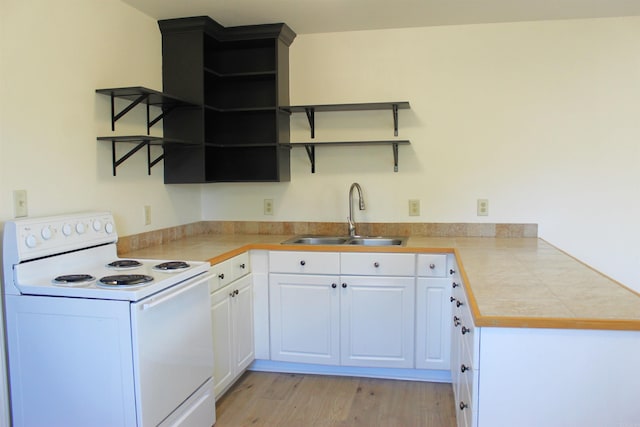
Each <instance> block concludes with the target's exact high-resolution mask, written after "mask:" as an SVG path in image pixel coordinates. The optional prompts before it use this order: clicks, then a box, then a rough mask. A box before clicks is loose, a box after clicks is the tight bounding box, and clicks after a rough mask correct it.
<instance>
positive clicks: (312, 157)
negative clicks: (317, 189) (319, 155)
mask: <svg viewBox="0 0 640 427" xmlns="http://www.w3.org/2000/svg"><path fill="white" fill-rule="evenodd" d="M304 149H305V150H307V156H309V161H310V162H311V173H316V146H315V145H310V144H307V145H305V146H304Z"/></svg>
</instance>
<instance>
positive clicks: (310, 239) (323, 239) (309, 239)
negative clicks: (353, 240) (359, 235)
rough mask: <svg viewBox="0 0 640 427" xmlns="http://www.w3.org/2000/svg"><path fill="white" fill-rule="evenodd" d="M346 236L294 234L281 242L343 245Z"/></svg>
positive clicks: (285, 243) (288, 243) (346, 238)
mask: <svg viewBox="0 0 640 427" xmlns="http://www.w3.org/2000/svg"><path fill="white" fill-rule="evenodd" d="M348 239H349V238H348V237H335V236H296V237H294V238H292V239H289V240H287V241H284V242H282V244H283V245H343V244H344V243H345V242H346V241H347V240H348Z"/></svg>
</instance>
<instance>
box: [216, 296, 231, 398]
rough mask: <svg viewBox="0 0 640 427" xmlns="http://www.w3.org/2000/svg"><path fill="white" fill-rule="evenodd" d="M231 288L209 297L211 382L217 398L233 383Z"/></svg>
mask: <svg viewBox="0 0 640 427" xmlns="http://www.w3.org/2000/svg"><path fill="white" fill-rule="evenodd" d="M231 292H232V290H231V287H225V288H223V289H220V290H218V291H217V292H214V293H213V294H212V295H211V325H212V329H213V382H214V392H215V395H216V398H218V397H219V396H220V395H221V393H222V391H224V390H225V389H226V388H227V386H228V385H229V384H231V382H232V381H233V366H234V364H233V356H232V349H233V341H232V337H233V333H232V329H231V325H232V313H231V298H230V296H229V294H230V293H231Z"/></svg>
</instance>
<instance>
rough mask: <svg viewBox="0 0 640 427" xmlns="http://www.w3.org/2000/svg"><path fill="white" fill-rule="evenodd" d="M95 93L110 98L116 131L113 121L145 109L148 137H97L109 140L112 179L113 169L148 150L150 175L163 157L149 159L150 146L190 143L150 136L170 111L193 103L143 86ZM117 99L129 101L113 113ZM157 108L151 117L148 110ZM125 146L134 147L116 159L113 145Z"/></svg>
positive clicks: (192, 106) (191, 105)
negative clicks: (122, 144) (140, 108)
mask: <svg viewBox="0 0 640 427" xmlns="http://www.w3.org/2000/svg"><path fill="white" fill-rule="evenodd" d="M96 93H99V94H102V95H107V96H109V97H110V98H111V130H112V131H115V129H116V122H117V121H118V120H119V119H121V118H122V117H123V116H124V115H126V114H127V113H128V112H130V111H131V110H133V109H134V108H135V107H136V106H137V105H139V104H146V106H147V135H124V136H115V135H112V136H99V137H98V141H111V158H112V167H113V176H116V169H117V168H118V166H120V165H121V164H122V163H123V162H125V161H126V160H127V159H129V158H130V157H131V156H132V155H134V154H135V153H137V152H138V151H140V150H141V149H142V148H144V147H147V173H148V174H149V175H151V168H152V167H154V166H155V165H156V164H158V162H160V161H161V160H162V159H163V158H164V153H163V154H161V155H160V156H158V157H156V158H155V159H152V158H151V146H152V145H159V146H162V147H163V148H164V146H165V144H189V142H187V141H182V140H178V139H175V138H174V139H168V138H167V139H165V138H162V137H157V136H149V134H150V133H151V127H152V126H153V125H155V124H156V123H158V122H159V121H160V120H162V119H163V118H164V117H166V116H167V115H168V114H169V113H170V112H172V111H174V110H176V109H178V108H194V107H196V104H193V103H191V102H187V101H184V100H182V99H180V98H177V97H175V96H172V95H167V94H166V93H162V92H159V91H157V90H153V89H148V88H146V87H142V86H130V87H118V88H108V89H96ZM116 98H119V99H124V100H127V101H130V103H129V104H128V105H127V106H125V107H124V108H123V109H122V110H121V111H119V112H117V113H116V109H115V100H116ZM151 106H153V107H158V108H160V109H161V110H162V112H161V113H160V114H159V115H157V116H156V117H154V118H151V113H150V107H151ZM118 143H127V144H136V145H135V146H134V147H133V148H132V149H131V150H129V151H127V152H126V153H125V154H124V155H122V156H121V157H120V158H117V154H116V144H118Z"/></svg>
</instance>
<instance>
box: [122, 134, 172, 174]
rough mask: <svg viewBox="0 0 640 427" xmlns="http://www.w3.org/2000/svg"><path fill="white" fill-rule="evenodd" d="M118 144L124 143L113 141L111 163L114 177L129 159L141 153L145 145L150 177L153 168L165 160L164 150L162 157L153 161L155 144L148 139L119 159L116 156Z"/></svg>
mask: <svg viewBox="0 0 640 427" xmlns="http://www.w3.org/2000/svg"><path fill="white" fill-rule="evenodd" d="M118 142H122V141H116V140H115V139H112V140H111V161H112V166H113V176H116V169H117V168H118V166H120V165H121V164H123V163H124V162H125V161H127V160H128V159H129V157H131V156H133V155H134V154H135V153H137V152H138V151H140V150H141V149H142V148H143V147H144V146H145V145H146V146H147V172H148V174H149V175H151V168H152V167H154V166H155V165H157V164H158V162H160V161H161V160H162V159H164V150H163V153H162V154H161V155H160V156H158V157H156V158H155V159H151V145H153V144H151V141H150V140H148V139H143V140H141V141H140V142H139V143H137V144H136V145H135V147H133V148H132V149H131V150H129V151H127V152H126V153H125V154H124V155H122V156H121V157H120V158H118V157H117V155H116V144H117V143H118Z"/></svg>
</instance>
